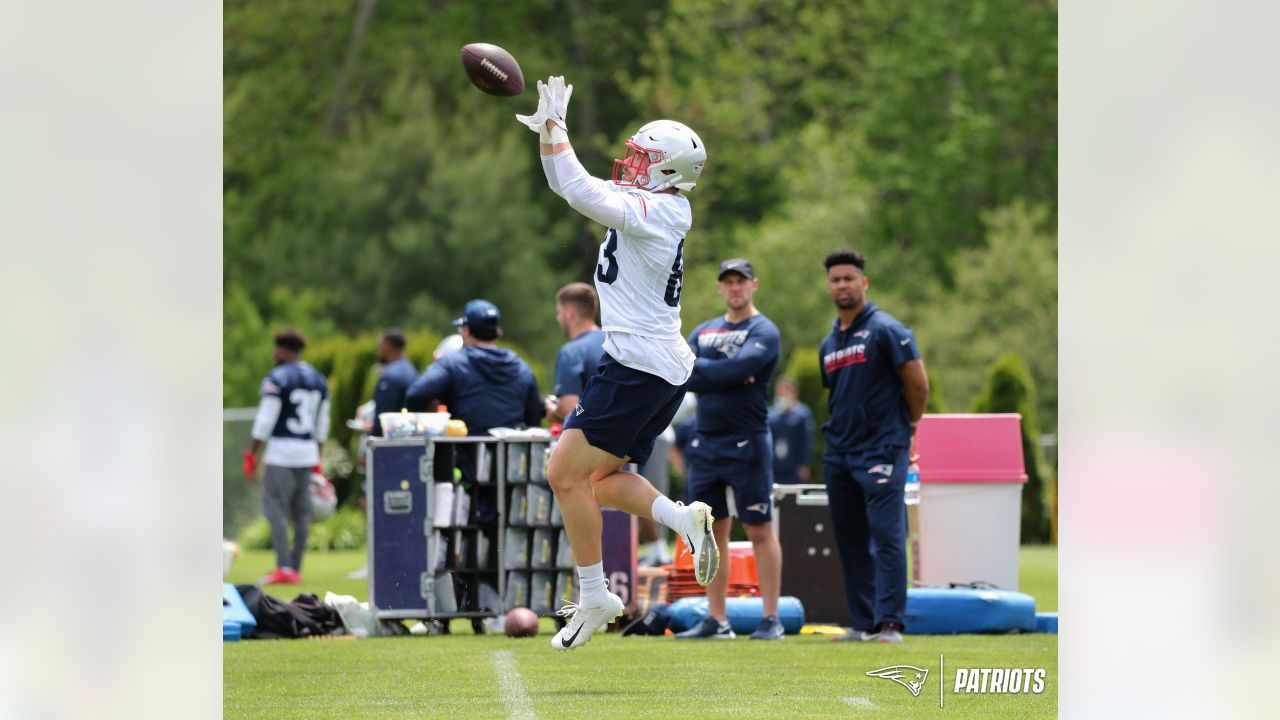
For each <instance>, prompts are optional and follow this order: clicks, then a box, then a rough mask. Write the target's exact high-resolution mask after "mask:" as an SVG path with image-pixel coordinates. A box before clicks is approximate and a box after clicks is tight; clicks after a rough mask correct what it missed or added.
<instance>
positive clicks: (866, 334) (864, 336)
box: [853, 330, 871, 340]
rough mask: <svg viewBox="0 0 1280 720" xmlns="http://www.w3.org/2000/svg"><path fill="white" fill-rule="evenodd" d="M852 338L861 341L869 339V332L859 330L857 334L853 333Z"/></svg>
mask: <svg viewBox="0 0 1280 720" xmlns="http://www.w3.org/2000/svg"><path fill="white" fill-rule="evenodd" d="M853 336H854V337H856V338H862V339H863V340H866V339H867V338H869V337H871V331H870V330H859V331H858V332H856V333H854V334H853Z"/></svg>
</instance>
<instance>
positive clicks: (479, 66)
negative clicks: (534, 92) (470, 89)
mask: <svg viewBox="0 0 1280 720" xmlns="http://www.w3.org/2000/svg"><path fill="white" fill-rule="evenodd" d="M462 67H463V69H465V70H466V71H467V77H468V78H471V83H472V84H473V85H475V86H476V87H478V88H480V89H481V90H483V91H485V92H487V93H489V94H490V95H498V96H501V97H514V96H516V95H519V94H520V93H522V92H524V73H522V72H520V63H517V62H516V59H515V58H513V57H511V53H509V52H507V51H506V50H503V49H502V48H500V47H498V46H497V45H490V44H489V43H471V44H470V45H463V46H462Z"/></svg>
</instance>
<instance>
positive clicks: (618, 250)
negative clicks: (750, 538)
mask: <svg viewBox="0 0 1280 720" xmlns="http://www.w3.org/2000/svg"><path fill="white" fill-rule="evenodd" d="M572 94H573V86H572V85H565V83H564V78H563V77H552V78H550V79H548V80H547V82H545V83H544V82H542V81H538V109H537V110H536V111H535V112H534V114H533V115H517V116H516V119H517V120H519V121H520V122H521V123H523V124H525V125H527V126H528V127H529V129H531V130H533V131H534V132H536V133H537V134H538V137H539V140H540V145H539V149H540V152H541V155H542V169H543V171H544V172H545V173H546V175H547V183H548V184H549V185H550V186H551V190H552V191H553V192H555V193H556V194H557V195H559V196H560V197H562V198H564V199H565V201H566V202H568V203H569V206H570V207H572V208H573V209H574V210H577V211H578V212H580V213H582V214H583V215H585V216H587V217H588V218H591V219H592V220H595V221H596V222H598V223H600V224H601V225H603V226H605V228H606V231H605V234H604V241H603V242H602V243H601V244H600V256H599V260H598V262H597V264H596V272H595V284H596V291H597V292H598V293H599V295H600V317H601V320H602V324H603V330H604V332H605V342H604V354H603V355H602V356H601V358H600V369H599V372H598V373H597V374H596V375H594V376H593V377H592V378H591V379H590V380H589V381H588V382H587V386H586V388H585V389H584V390H583V392H582V396H581V398H580V400H579V403H578V405H577V407H575V408H574V409H573V412H571V413H570V414H569V415H568V416H567V417H566V418H565V424H564V427H565V429H564V432H563V433H562V434H561V436H560V440H559V442H558V443H557V444H556V447H555V450H554V451H553V452H552V454H551V461H550V464H549V465H548V466H547V477H548V479H549V481H550V483H551V488H552V490H553V491H554V492H555V495H556V498H557V499H558V500H559V502H560V510H561V512H562V514H563V516H564V526H565V531H566V532H567V534H568V537H569V544H570V545H571V546H572V549H573V557H574V563H575V565H576V566H577V571H578V579H579V586H580V593H579V596H578V602H577V603H570V604H569V605H567V606H566V607H564V608H562V609H561V610H560V614H561V615H562V616H564V617H567V618H568V622H567V623H566V624H565V626H564V627H563V628H561V630H560V632H559V633H557V634H556V636H555V637H554V638H552V640H551V646H552V647H554V648H556V649H557V650H571V649H573V648H575V647H578V646H580V645H582V644H584V643H586V642H587V640H589V639H590V638H591V635H592V634H593V633H595V631H596V630H598V629H599V628H601V627H602V626H604V625H605V624H606V623H608V622H609V621H610V620H612V619H614V618H616V617H618V616H619V615H621V614H622V610H623V603H622V599H621V598H619V597H618V596H617V595H615V594H613V593H611V592H609V589H608V586H607V581H606V580H605V577H604V567H603V564H602V562H601V549H600V534H601V528H602V521H601V516H600V506H601V505H607V506H608V507H612V508H617V509H619V510H623V511H625V512H629V513H631V514H633V515H638V516H641V517H643V516H645V515H650V516H652V517H653V519H654V520H657V521H658V522H660V523H662V524H664V525H666V526H667V527H669V528H671V529H672V530H674V531H675V532H677V533H679V534H680V536H681V537H682V538H684V541H685V543H686V544H687V545H688V546H689V550H690V552H692V553H693V558H694V568H695V575H696V577H697V580H698V583H699V584H701V585H704V586H705V585H707V584H708V583H710V582H711V580H712V578H714V577H715V575H716V570H717V569H718V567H719V564H720V553H719V550H718V549H717V547H716V543H715V540H714V538H713V537H712V523H713V520H714V518H713V517H712V513H711V508H710V507H708V506H707V505H706V504H705V503H700V502H696V503H693V504H691V505H689V506H685V505H683V504H681V503H676V502H672V501H671V500H670V499H669V498H667V497H666V496H664V495H662V494H661V493H659V492H658V490H657V489H656V488H654V487H653V485H652V484H650V483H649V481H648V480H646V479H644V478H643V477H641V476H640V475H637V474H635V473H630V472H622V471H621V469H622V466H623V465H624V464H626V463H628V462H633V463H637V464H639V465H643V464H644V463H645V461H646V460H648V459H649V455H650V453H651V452H652V450H653V441H654V438H655V437H657V435H658V434H659V433H661V432H662V431H663V430H665V429H666V428H667V426H668V425H669V424H670V423H671V418H672V416H674V415H675V412H676V410H677V409H678V408H679V407H680V401H681V399H682V398H683V397H684V393H685V385H686V384H687V383H688V381H689V376H690V374H691V373H692V371H693V363H694V356H693V353H692V352H691V351H690V350H689V346H688V344H687V343H686V342H685V340H684V337H683V336H682V335H681V333H680V293H681V290H682V289H683V287H684V239H685V234H686V233H688V232H689V228H690V227H691V226H692V224H693V216H692V213H691V212H690V209H689V201H688V200H686V199H685V198H684V196H683V195H682V194H681V193H682V192H689V191H690V190H692V189H693V187H694V185H696V184H697V182H698V176H699V175H701V174H702V168H703V164H704V163H705V162H706V160H707V149H706V146H705V145H704V144H703V142H702V139H701V138H699V137H698V135H697V133H695V132H694V131H693V130H691V129H689V128H688V127H686V126H685V125H682V124H681V123H678V122H675V121H674V120H655V121H653V122H650V123H648V124H646V125H644V126H643V127H641V128H640V129H639V130H638V131H636V133H635V134H634V135H632V136H631V138H630V139H628V140H627V141H626V153H625V154H624V156H623V158H622V159H621V160H617V161H615V162H614V165H613V181H612V182H609V181H606V180H600V179H598V178H594V177H592V176H591V175H589V174H588V173H587V171H586V169H584V168H583V167H582V163H580V162H578V157H577V155H575V154H574V151H573V146H572V145H571V144H570V143H569V135H568V129H569V126H568V123H567V122H566V121H565V115H566V113H567V110H568V107H569V98H570V97H571V96H572Z"/></svg>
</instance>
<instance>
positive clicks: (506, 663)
mask: <svg viewBox="0 0 1280 720" xmlns="http://www.w3.org/2000/svg"><path fill="white" fill-rule="evenodd" d="M489 660H490V661H491V662H492V663H493V671H494V672H495V673H497V675H498V691H499V693H500V694H501V695H502V704H503V705H506V706H507V717H508V718H510V719H511V720H534V717H535V716H534V714H533V701H531V700H530V699H529V693H527V692H525V690H524V683H523V682H521V681H520V671H519V670H517V669H516V659H515V657H514V656H512V654H511V651H509V650H499V651H496V652H493V653H490V654H489Z"/></svg>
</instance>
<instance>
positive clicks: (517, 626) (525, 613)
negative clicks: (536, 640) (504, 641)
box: [503, 608, 538, 638]
mask: <svg viewBox="0 0 1280 720" xmlns="http://www.w3.org/2000/svg"><path fill="white" fill-rule="evenodd" d="M503 630H504V631H505V632H506V633H507V637H513V638H514V637H533V636H534V635H537V634H538V615H537V614H536V613H535V612H534V611H532V610H530V609H529V608H515V609H514V610H512V611H511V612H509V613H507V621H506V622H505V623H503Z"/></svg>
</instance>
